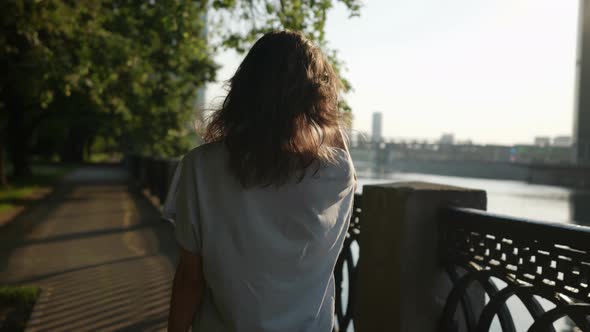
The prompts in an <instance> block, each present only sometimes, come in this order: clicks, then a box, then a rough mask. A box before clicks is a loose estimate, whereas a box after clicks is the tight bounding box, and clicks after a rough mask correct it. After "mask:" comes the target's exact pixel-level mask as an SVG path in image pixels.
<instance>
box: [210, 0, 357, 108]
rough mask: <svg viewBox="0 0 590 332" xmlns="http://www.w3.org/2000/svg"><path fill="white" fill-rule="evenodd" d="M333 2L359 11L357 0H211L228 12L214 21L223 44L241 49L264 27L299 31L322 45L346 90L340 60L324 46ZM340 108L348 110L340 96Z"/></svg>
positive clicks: (259, 34)
mask: <svg viewBox="0 0 590 332" xmlns="http://www.w3.org/2000/svg"><path fill="white" fill-rule="evenodd" d="M336 2H340V3H342V4H343V5H344V6H346V8H347V9H348V11H349V15H350V17H354V16H358V15H359V14H360V10H361V1H360V0H276V1H269V0H242V1H239V0H226V1H214V8H216V9H218V10H224V11H227V12H228V13H229V15H225V16H224V15H221V16H222V17H224V18H225V19H222V21H221V22H220V23H218V25H220V26H221V28H220V29H219V34H220V40H221V43H222V45H223V46H224V47H226V48H231V49H235V50H236V51H238V52H240V53H243V52H245V51H246V50H247V49H248V47H249V46H250V45H251V44H252V43H253V42H254V41H256V40H257V39H258V38H259V37H260V36H261V35H262V34H264V33H266V32H268V31H272V30H281V29H289V30H296V31H302V32H304V33H305V34H306V35H307V36H308V37H309V38H310V39H311V40H313V41H314V42H315V43H317V44H318V45H319V46H320V47H321V48H322V50H323V51H324V53H325V54H326V56H327V57H328V58H329V60H330V61H331V62H332V65H333V66H334V68H335V69H336V71H337V72H338V73H339V74H340V76H341V78H342V83H343V91H344V92H348V91H349V90H351V88H352V86H351V84H350V82H348V81H347V80H346V79H345V78H344V77H342V72H343V67H344V64H343V63H342V62H341V61H340V60H339V58H338V54H337V52H336V51H335V50H332V49H329V48H328V45H327V41H326V35H325V26H326V20H327V13H328V11H329V10H330V9H331V8H332V7H333V6H334V4H335V3H336ZM341 108H342V109H343V110H344V111H350V108H349V107H348V105H347V104H346V102H345V101H344V100H342V102H341Z"/></svg>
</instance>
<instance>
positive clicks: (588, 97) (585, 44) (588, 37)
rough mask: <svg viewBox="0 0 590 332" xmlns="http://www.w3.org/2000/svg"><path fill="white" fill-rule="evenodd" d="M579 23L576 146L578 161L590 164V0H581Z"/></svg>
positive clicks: (575, 118) (575, 119) (575, 121)
mask: <svg viewBox="0 0 590 332" xmlns="http://www.w3.org/2000/svg"><path fill="white" fill-rule="evenodd" d="M579 25H580V27H579V29H578V31H579V33H580V36H579V37H578V59H577V60H578V61H577V64H578V70H577V74H578V75H577V86H576V90H577V92H578V93H577V98H578V100H577V104H576V115H575V117H574V147H575V149H576V161H577V163H579V164H587V165H590V1H580V20H579Z"/></svg>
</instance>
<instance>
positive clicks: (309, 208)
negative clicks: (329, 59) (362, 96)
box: [164, 143, 355, 332]
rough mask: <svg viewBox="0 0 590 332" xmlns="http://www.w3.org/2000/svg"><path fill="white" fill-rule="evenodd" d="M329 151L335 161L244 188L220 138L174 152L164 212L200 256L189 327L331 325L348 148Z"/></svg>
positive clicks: (323, 330)
mask: <svg viewBox="0 0 590 332" xmlns="http://www.w3.org/2000/svg"><path fill="white" fill-rule="evenodd" d="M334 149H335V150H336V156H337V163H336V164H334V165H325V166H323V167H321V168H320V169H319V171H318V172H317V173H315V174H313V171H310V172H308V174H307V175H306V176H305V177H304V178H303V180H302V181H301V182H299V183H297V181H296V179H294V180H292V181H289V182H288V183H287V184H285V185H283V186H280V187H278V188H277V187H275V186H269V187H264V188H261V187H255V188H248V189H244V188H243V187H242V186H241V185H240V183H239V181H238V179H237V178H236V177H235V176H234V175H233V173H232V172H231V171H230V169H229V167H228V151H227V149H226V148H225V145H224V144H223V143H210V144H205V145H202V146H199V147H198V148H196V149H194V150H192V151H191V152H189V153H188V154H187V155H186V156H185V157H184V158H183V160H182V161H181V163H180V165H179V167H178V169H177V172H176V174H175V176H174V180H173V183H172V188H171V190H170V194H169V198H168V200H167V202H166V204H165V209H164V211H165V215H166V216H167V217H169V218H171V219H173V220H175V223H176V227H175V233H176V238H177V239H178V242H179V243H180V245H181V246H182V247H184V248H185V249H186V250H188V251H191V252H193V253H199V254H200V255H202V257H203V271H204V275H205V280H206V282H207V288H206V290H205V292H204V295H203V301H202V307H201V312H200V313H198V314H197V315H196V316H195V320H194V322H193V331H194V332H197V331H201V332H209V331H215V332H224V331H232V332H233V331H246V332H252V331H260V332H264V331H277V332H278V331H280V332H284V331H319V332H330V331H332V326H333V316H334V278H333V270H334V265H335V263H336V260H337V258H338V255H339V253H340V250H341V248H342V244H343V241H344V237H345V236H346V232H347V229H348V225H349V221H350V214H351V212H352V203H353V198H354V190H355V179H354V167H353V165H352V161H351V158H350V155H349V153H348V152H347V151H345V150H342V149H338V148H334Z"/></svg>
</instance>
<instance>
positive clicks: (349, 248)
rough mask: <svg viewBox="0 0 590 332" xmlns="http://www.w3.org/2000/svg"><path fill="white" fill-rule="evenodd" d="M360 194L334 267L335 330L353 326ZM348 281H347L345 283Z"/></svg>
mask: <svg viewBox="0 0 590 332" xmlns="http://www.w3.org/2000/svg"><path fill="white" fill-rule="evenodd" d="M361 198H362V196H361V195H360V194H357V195H355V197H354V207H353V211H352V216H351V218H350V226H349V228H348V234H346V239H345V240H344V245H343V247H342V252H341V253H340V256H339V257H338V261H337V262H336V267H335V268H334V279H335V282H336V312H335V315H336V325H337V326H335V327H334V330H335V331H340V332H345V331H348V328H349V326H352V320H353V318H354V317H353V312H354V304H355V299H356V288H355V286H356V272H357V266H358V254H359V250H360V246H359V235H360V232H361V228H360V226H361V225H360V217H361V208H360V206H361ZM345 281H346V283H345Z"/></svg>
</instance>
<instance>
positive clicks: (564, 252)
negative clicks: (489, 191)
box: [440, 209, 590, 332]
mask: <svg viewBox="0 0 590 332" xmlns="http://www.w3.org/2000/svg"><path fill="white" fill-rule="evenodd" d="M441 235H442V242H441V244H442V246H443V248H442V249H443V250H441V252H442V255H443V257H442V261H443V262H444V264H445V267H446V270H447V272H448V274H449V277H450V279H451V280H452V281H453V288H452V290H451V292H450V294H449V295H448V297H447V299H446V304H445V309H444V312H443V315H442V318H441V322H440V331H457V330H458V329H459V326H462V327H463V328H464V329H466V330H468V331H489V330H490V327H491V326H492V322H493V321H494V319H495V318H497V320H498V323H499V325H500V327H501V329H502V331H516V327H515V321H516V319H517V318H518V319H520V318H521V317H515V316H517V315H521V314H520V313H519V314H515V312H513V310H512V309H511V307H510V306H509V305H508V300H509V299H510V298H516V299H518V300H520V302H521V303H522V304H523V306H524V307H525V308H526V311H528V313H529V314H530V317H531V318H532V324H531V325H530V326H529V327H528V331H532V332H537V331H544V332H545V331H551V332H561V331H556V330H555V328H554V322H556V321H557V320H559V319H561V318H564V317H567V318H568V322H569V324H570V325H571V327H570V330H571V331H590V228H587V227H582V226H575V225H567V224H548V223H542V222H535V221H529V220H522V219H514V218H507V217H502V216H497V215H493V214H489V213H485V212H482V211H477V210H471V209H445V210H444V211H442V214H441ZM474 286H476V287H479V289H480V290H483V293H485V294H486V295H487V296H485V297H484V296H481V297H480V298H479V299H480V301H478V300H477V297H476V296H473V294H469V290H470V289H471V290H473V287H474ZM482 295H483V294H482ZM476 302H479V303H476ZM459 319H460V320H463V321H458V320H459Z"/></svg>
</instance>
